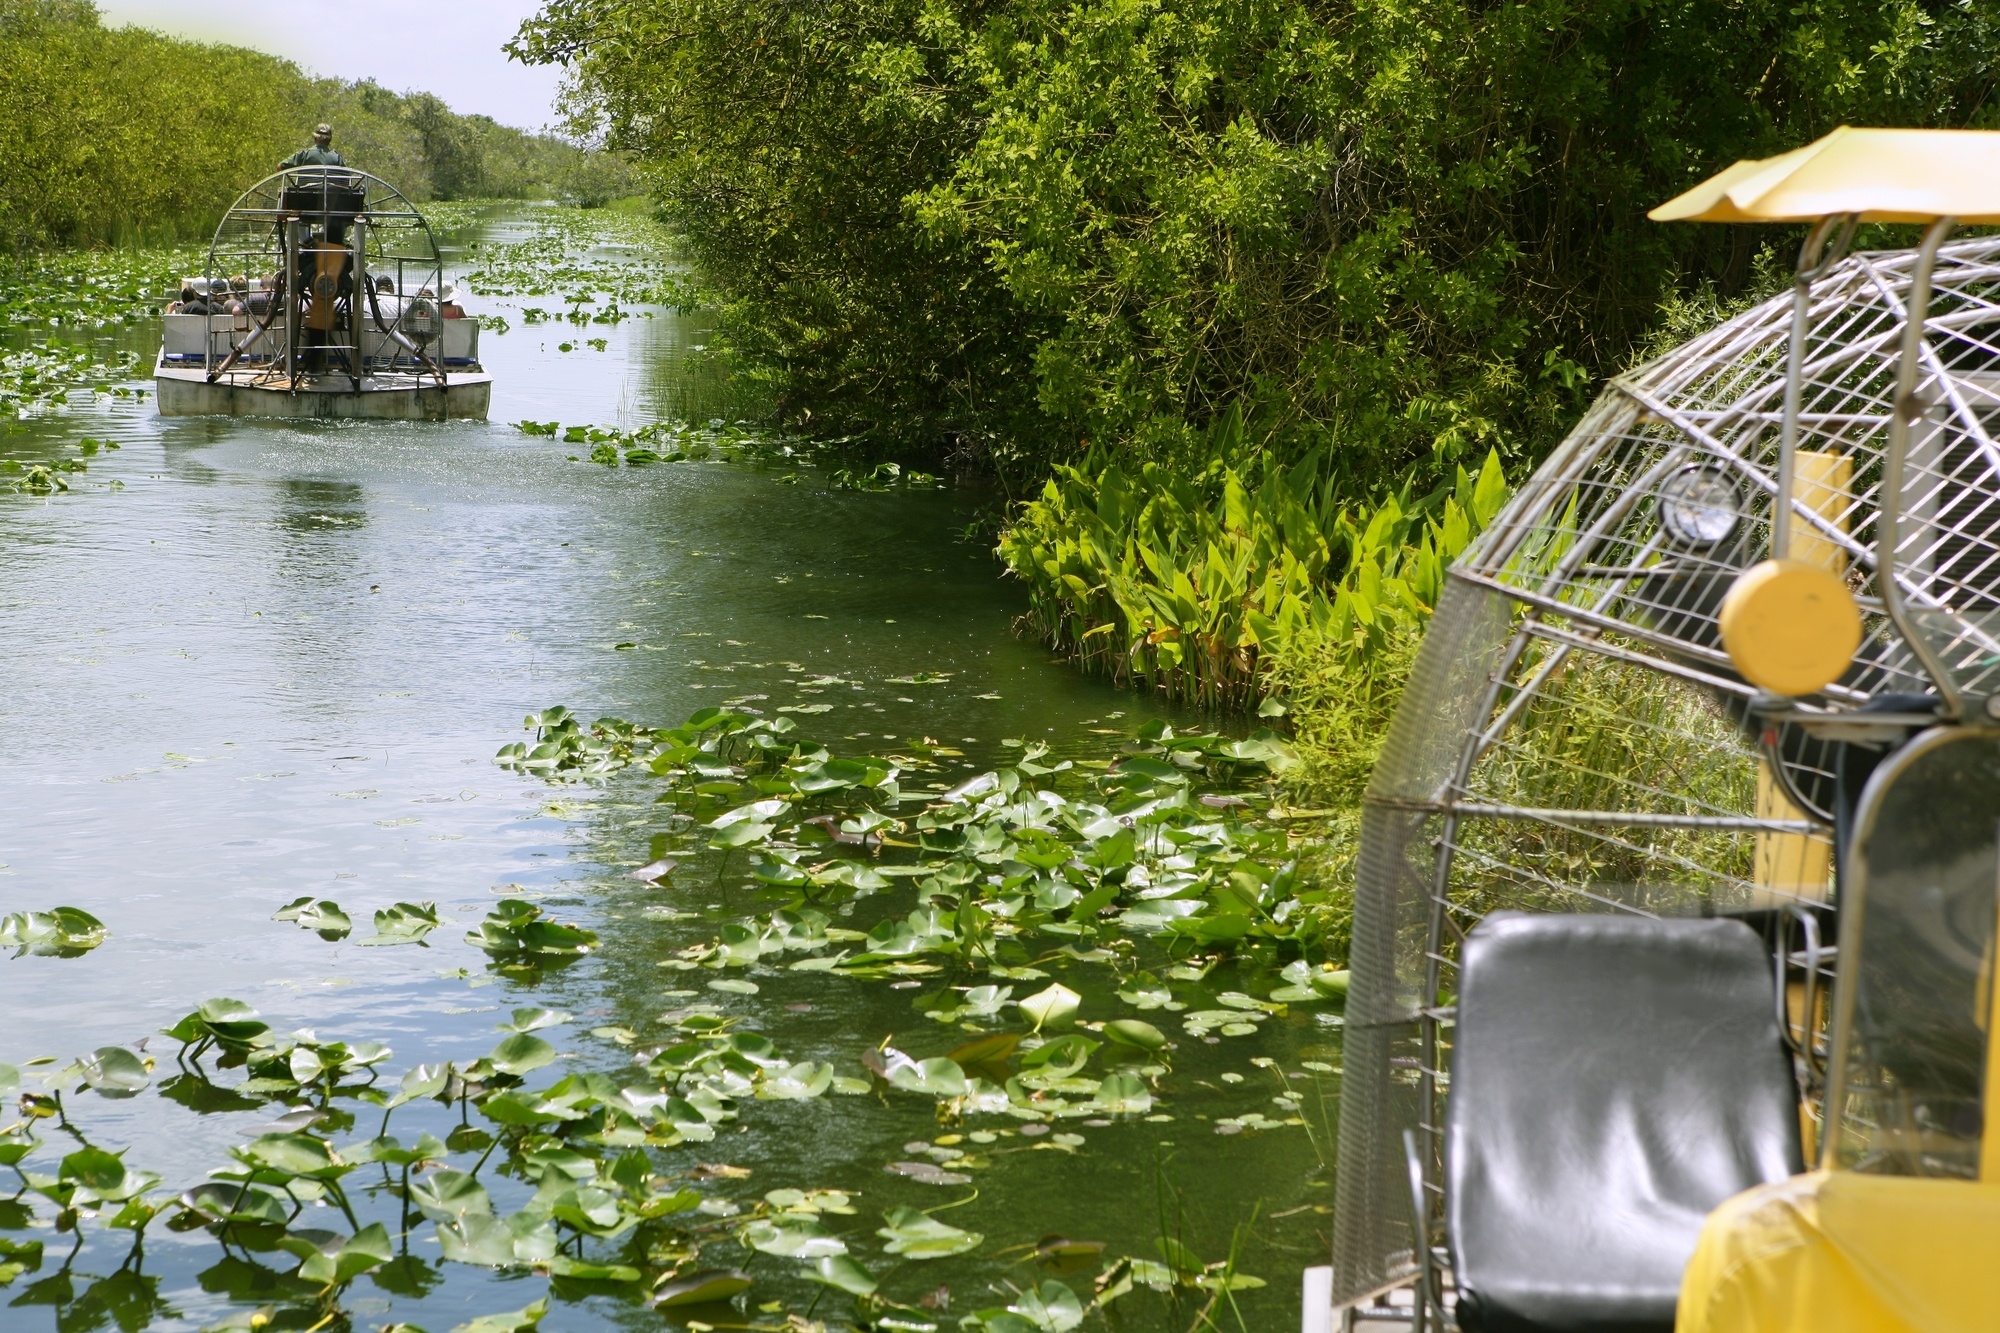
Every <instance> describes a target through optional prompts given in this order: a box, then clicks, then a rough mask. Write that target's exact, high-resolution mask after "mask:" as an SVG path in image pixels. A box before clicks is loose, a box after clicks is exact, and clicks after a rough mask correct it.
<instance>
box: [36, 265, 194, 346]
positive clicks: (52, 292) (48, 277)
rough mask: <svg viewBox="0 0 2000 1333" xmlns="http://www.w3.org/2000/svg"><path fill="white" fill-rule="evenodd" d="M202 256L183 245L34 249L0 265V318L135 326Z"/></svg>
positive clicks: (72, 325)
mask: <svg viewBox="0 0 2000 1333" xmlns="http://www.w3.org/2000/svg"><path fill="white" fill-rule="evenodd" d="M202 260H203V252H202V251H201V250H199V249H196V248H193V247H187V246H181V247H173V248H166V249H127V248H119V249H103V250H58V251H50V252H42V253H37V254H35V255H34V256H33V259H32V262H31V263H22V264H16V265H13V266H8V267H4V268H0V320H3V321H4V322H6V323H8V324H15V325H25V326H27V327H29V328H37V329H52V328H68V329H98V328H105V327H109V326H113V325H122V324H137V323H138V322H140V321H141V320H143V319H147V318H150V317H152V316H155V315H157V314H159V313H160V308H161V307H162V306H163V305H165V304H166V303H167V302H168V301H171V300H173V299H174V298H173V293H174V292H175V291H176V290H177V289H178V288H179V287H180V282H181V278H182V277H183V276H185V275H187V274H190V273H195V272H198V271H199V270H200V268H201V264H202Z"/></svg>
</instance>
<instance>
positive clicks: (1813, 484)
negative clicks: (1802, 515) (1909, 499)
mask: <svg viewBox="0 0 2000 1333" xmlns="http://www.w3.org/2000/svg"><path fill="white" fill-rule="evenodd" d="M1792 467H1793V470H1792V494H1793V495H1795V496H1796V497H1797V498H1798V501H1799V503H1800V504H1801V505H1802V506H1803V507H1804V508H1806V509H1807V510H1809V511H1811V512H1812V513H1815V514H1818V515H1819V516H1820V517H1821V518H1823V519H1825V520H1826V521H1827V522H1828V523H1830V524H1832V525H1833V526H1834V527H1836V528H1838V529H1840V530H1841V531H1843V532H1845V531H1846V530H1847V526H1848V511H1849V508H1850V506H1851V505H1852V504H1853V498H1854V497H1853V479H1854V465H1853V463H1852V462H1851V461H1850V460H1849V458H1848V457H1847V455H1846V454H1829V453H1820V452H1816V451H1814V450H1809V449H1801V450H1800V451H1799V452H1798V455H1797V457H1796V459H1795V460H1794V462H1793V465H1792ZM1791 558H1792V559H1794V560H1797V561H1800V562H1802V563H1804V564H1809V565H1818V566H1820V567H1821V568H1822V569H1828V570H1831V571H1833V572H1834V573H1835V574H1845V573H1846V572H1847V552H1846V550H1845V549H1844V548H1843V547H1842V546H1841V545H1840V544H1839V543H1838V542H1835V541H1834V540H1832V539H1831V538H1829V537H1827V536H1826V535H1825V534H1823V533H1821V532H1820V531H1819V529H1818V528H1815V527H1812V526H1810V525H1808V524H1804V523H1795V524H1794V525H1793V528H1792V537H1791ZM1805 817H1806V815H1805V811H1803V810H1801V809H1799V808H1798V807H1797V806H1795V805H1793V804H1792V803H1791V801H1790V800H1789V799H1787V797H1786V796H1785V793H1784V792H1783V790H1782V789H1780V788H1779V786H1778V781H1777V779H1776V778H1775V777H1773V776H1772V774H1771V768H1770V764H1769V763H1768V762H1767V761H1765V760H1762V759H1760V760H1758V762H1757V818H1759V819H1804V818H1805ZM1832 881H1833V843H1832V841H1831V840H1830V839H1828V838H1827V837H1825V836H1824V835H1823V834H1818V833H1759V834H1758V835H1757V848H1756V870H1755V874H1754V883H1755V884H1756V886H1757V892H1756V894H1755V902H1756V904H1757V905H1758V906H1763V907H1770V906H1777V905H1780V904H1782V903H1785V902H1787V901H1793V900H1798V899H1804V900H1807V901H1811V902H1825V901H1826V898H1827V894H1828V892H1829V890H1830V889H1831V887H1832Z"/></svg>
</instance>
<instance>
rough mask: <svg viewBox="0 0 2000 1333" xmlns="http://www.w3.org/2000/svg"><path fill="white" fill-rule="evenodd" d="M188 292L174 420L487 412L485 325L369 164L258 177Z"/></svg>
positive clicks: (170, 395) (171, 356)
mask: <svg viewBox="0 0 2000 1333" xmlns="http://www.w3.org/2000/svg"><path fill="white" fill-rule="evenodd" d="M182 293H183V296H184V298H189V299H185V300H184V301H182V302H177V303H176V304H175V306H174V307H172V308H170V309H169V311H168V313H167V314H166V315H164V316H163V317H162V323H163V325H164V332H163V335H162V341H161V347H160V359H159V363H158V365H157V367H156V368H155V370H154V385H155V390H156V398H157V401H158V404H159V410H160V413H161V415H163V416H266V417H370V418H386V419H399V420H431V421H436V420H444V419H446V418H452V417H472V418H479V419H483V418H484V417H485V416H486V412H487V408H488V405H489V403H490V401H491V398H492V390H493V381H492V377H491V376H489V375H487V374H486V372H485V370H484V369H483V367H481V365H480V362H479V320H478V319H477V318H476V317H474V316H469V315H466V314H465V313H464V312H463V310H462V309H461V308H460V307H459V306H458V305H457V304H456V303H455V302H454V301H453V300H452V297H453V295H454V293H453V291H452V289H451V288H450V287H448V286H446V284H445V275H444V261H443V258H442V256H441V255H440V254H439V252H438V247H437V242H436V239H435V237H433V236H432V234H431V229H430V225H429V223H427V222H426V221H425V220H424V217H423V214H422V213H420V212H419V211H418V210H417V208H416V206H415V205H413V204H412V203H411V202H410V201H409V200H408V199H407V198H405V197H404V196H403V194H402V193H401V192H400V191H398V190H397V189H396V188H395V187H394V186H392V185H390V184H389V183H388V182H386V181H383V180H381V179H379V178H378V177H375V176H371V175H369V174H367V173H366V172H360V171H354V170H351V169H347V168H338V167H303V168H295V169H292V170H288V171H282V172H279V173H278V174H276V175H273V176H270V177H268V178H267V179H265V180H263V181H260V182H258V183H257V184H256V185H255V186H253V187H251V188H250V189H249V190H248V191H246V192H245V193H244V194H243V196H242V197H241V198H239V199H238V200H237V201H236V203H235V205H234V206H233V207H231V208H230V210H229V212H228V213H227V214H226V215H225V216H224V217H223V219H222V223H221V225H220V226H219V227H218V228H217V229H216V232H215V238H214V241H213V243H212V244H211V245H210V246H209V251H208V259H207V264H206V271H205V272H204V273H203V274H202V275H201V276H199V277H189V278H187V279H185V280H184V281H183V284H182Z"/></svg>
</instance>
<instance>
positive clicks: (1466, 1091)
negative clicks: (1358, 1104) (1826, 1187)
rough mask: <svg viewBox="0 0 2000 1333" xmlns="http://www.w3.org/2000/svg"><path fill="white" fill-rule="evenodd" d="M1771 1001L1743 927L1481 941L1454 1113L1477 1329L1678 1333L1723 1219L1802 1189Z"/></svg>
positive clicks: (1525, 920)
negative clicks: (1715, 1215) (1788, 1185)
mask: <svg viewBox="0 0 2000 1333" xmlns="http://www.w3.org/2000/svg"><path fill="white" fill-rule="evenodd" d="M1773 984H1774V983H1773V979H1772V967H1771V961H1770V958H1769V956H1768V955H1767V954H1766V953H1765V951H1764V947H1763V945H1762V943H1761V942H1760V941H1759V940H1758V938H1757V936H1756V934H1755V933H1754V932H1752V931H1751V930H1750V929H1749V927H1747V926H1745V925H1743V924H1742V923H1741V922H1738V921H1730V920H1665V921H1661V920H1654V919H1651V918H1646V917H1632V916H1610V915H1606V916H1558V915H1525V914H1520V913H1513V912H1497V913H1494V914H1493V915H1492V916H1490V917H1488V918H1487V919H1486V920H1485V921H1484V922H1483V923H1481V925H1480V926H1479V927H1478V929H1476V930H1474V931H1473V932H1472V934H1471V936H1470V937H1469V938H1468V939H1467V941H1466V945H1465V949H1464V954H1463V957H1462V959H1461V966H1460V981H1459V996H1458V1021H1457V1026H1456V1028H1455V1030H1454V1032H1453V1040H1452V1052H1451V1084H1450V1094H1449V1101H1448V1103H1447V1107H1446V1113H1445V1176H1446V1180H1445V1190H1446V1208H1447V1218H1448V1222H1449V1231H1450V1240H1451V1246H1452V1253H1453V1260H1454V1267H1455V1270H1456V1279H1457V1285H1458V1289H1459V1293H1460V1296H1459V1309H1460V1314H1459V1322H1460V1325H1461V1326H1462V1327H1464V1328H1467V1329H1480V1330H1489V1331H1496V1333H1497V1331H1499V1330H1509V1329H1533V1328H1549V1329H1555V1328H1561V1329H1644V1328H1653V1327H1658V1328H1662V1329H1670V1328H1671V1327H1672V1324H1673V1317H1674V1298H1675V1295H1676V1293H1677V1292H1678V1290H1679V1287H1680V1279H1681V1271H1682V1269H1683V1268H1685V1267H1686V1265H1687V1261H1688V1257H1689V1256H1690V1255H1691V1254H1692V1253H1693V1252H1694V1245H1695V1239H1696V1237H1697V1235H1698V1234H1699V1232H1700V1230H1701V1224H1702V1219H1703V1218H1704V1217H1705V1216H1707V1214H1708V1212H1709V1210H1710V1209H1712V1208H1714V1207H1715V1206H1716V1205H1717V1204H1720V1203H1721V1202H1722V1201H1723V1200H1724V1199H1727V1198H1729V1197H1730V1196H1731V1195H1733V1194H1736V1193H1739V1192H1740V1191H1742V1190H1745V1189H1748V1188H1750V1187H1751V1186H1753V1185H1758V1184H1762V1183H1764V1182H1766V1181H1771V1180H1780V1179H1783V1178H1784V1177H1786V1176H1789V1175H1792V1174H1795V1173H1796V1172H1798V1171H1800V1170H1801V1169H1803V1168H1802V1164H1801V1162H1800V1153H1799V1122H1798V1090H1797V1087H1796V1085H1795V1084H1794V1082H1793V1078H1792V1068H1791V1062H1790V1058H1789V1057H1788V1055H1787V1054H1786V1052H1785V1049H1784V1047H1783V1044H1782V1042H1781V1040H1780V1037H1779V1032H1778V1021H1777V1014H1776V1005H1775V998H1774V995H1773V990H1772V987H1773Z"/></svg>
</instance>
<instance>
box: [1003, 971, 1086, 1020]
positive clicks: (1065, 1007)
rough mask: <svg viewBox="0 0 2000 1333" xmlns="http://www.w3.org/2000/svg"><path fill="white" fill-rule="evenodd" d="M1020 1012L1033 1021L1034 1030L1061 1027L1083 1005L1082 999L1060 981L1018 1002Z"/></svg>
mask: <svg viewBox="0 0 2000 1333" xmlns="http://www.w3.org/2000/svg"><path fill="white" fill-rule="evenodd" d="M1019 1003H1020V1006H1021V1012H1022V1013H1024V1014H1026V1015H1027V1016H1028V1017H1029V1018H1030V1019H1032V1020H1034V1024H1035V1030H1036V1031H1038V1032H1039V1031H1040V1030H1041V1029H1043V1028H1045V1027H1061V1026H1063V1025H1064V1024H1066V1023H1068V1022H1069V1021H1070V1020H1072V1019H1073V1018H1075V1017H1076V1011H1077V1009H1078V1008H1079V1007H1080V1006H1081V1005H1082V1004H1083V997H1082V996H1081V995H1078V994H1077V993H1076V992H1075V991H1073V990H1071V989H1070V988H1069V987H1067V986H1065V985H1063V984H1062V983H1061V982H1060V981H1056V982H1051V983H1050V984H1049V987H1048V989H1047V990H1043V991H1038V992H1036V993H1035V994H1033V995H1030V996H1028V997H1027V998H1026V999H1024V1000H1021V1001H1020V1002H1019Z"/></svg>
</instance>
